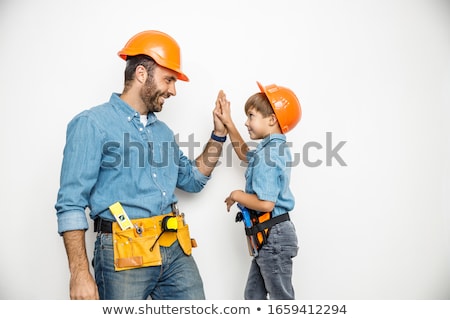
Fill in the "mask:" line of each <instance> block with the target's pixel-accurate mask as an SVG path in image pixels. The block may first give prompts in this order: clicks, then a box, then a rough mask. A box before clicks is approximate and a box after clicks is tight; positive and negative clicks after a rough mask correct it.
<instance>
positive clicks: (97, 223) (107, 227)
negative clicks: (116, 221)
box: [94, 218, 113, 233]
mask: <svg viewBox="0 0 450 320" xmlns="http://www.w3.org/2000/svg"><path fill="white" fill-rule="evenodd" d="M112 224H113V221H109V220H103V219H102V218H97V219H95V220H94V232H103V233H112Z"/></svg>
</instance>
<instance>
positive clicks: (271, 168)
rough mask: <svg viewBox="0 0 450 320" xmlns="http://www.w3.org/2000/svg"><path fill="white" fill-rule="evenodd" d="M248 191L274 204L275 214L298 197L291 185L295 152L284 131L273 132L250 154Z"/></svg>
mask: <svg viewBox="0 0 450 320" xmlns="http://www.w3.org/2000/svg"><path fill="white" fill-rule="evenodd" d="M247 159H248V167H247V170H246V172H245V179H246V185H245V192H247V193H253V194H256V195H257V196H258V199H260V200H266V201H271V202H274V203H275V207H274V209H273V211H272V216H273V217H276V216H278V215H281V214H283V213H285V212H289V211H291V210H292V209H293V208H294V205H295V198H294V195H293V194H292V192H291V189H290V187H289V183H290V175H291V165H292V155H291V151H290V149H289V146H288V145H287V143H286V136H285V135H284V134H272V135H269V136H267V137H266V138H264V139H263V140H261V142H260V143H259V144H258V146H257V147H256V149H254V150H251V151H249V152H248V153H247Z"/></svg>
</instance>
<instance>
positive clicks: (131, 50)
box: [118, 30, 189, 81]
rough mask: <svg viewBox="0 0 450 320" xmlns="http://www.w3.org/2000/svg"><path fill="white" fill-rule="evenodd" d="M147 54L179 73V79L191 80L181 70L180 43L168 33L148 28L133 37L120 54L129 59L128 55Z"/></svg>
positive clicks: (163, 65) (161, 64)
mask: <svg viewBox="0 0 450 320" xmlns="http://www.w3.org/2000/svg"><path fill="white" fill-rule="evenodd" d="M139 54H145V55H147V56H149V57H151V58H153V60H155V61H156V63H157V64H159V65H160V66H162V67H165V68H167V69H170V70H173V71H175V72H176V73H178V79H180V80H183V81H189V78H188V77H187V76H186V75H185V74H184V73H183V72H182V71H181V53H180V47H179V46H178V43H177V42H176V41H175V39H173V38H172V37H171V36H169V35H168V34H166V33H164V32H161V31H156V30H147V31H142V32H139V33H138V34H136V35H134V36H133V37H131V39H130V40H128V42H127V43H126V44H125V47H124V48H123V49H122V50H120V51H119V52H118V55H119V56H120V57H121V58H122V59H124V60H127V57H128V56H136V55H139Z"/></svg>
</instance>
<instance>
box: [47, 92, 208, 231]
mask: <svg viewBox="0 0 450 320" xmlns="http://www.w3.org/2000/svg"><path fill="white" fill-rule="evenodd" d="M208 180H209V177H207V176H204V175H203V174H202V173H200V171H199V170H198V168H197V167H196V166H195V162H194V161H193V160H189V159H188V158H187V157H186V156H184V155H183V152H182V151H181V150H180V149H179V146H178V144H177V143H176V141H175V137H174V134H173V132H172V130H170V129H169V127H168V126H167V125H166V124H165V123H163V122H162V121H160V120H158V119H157V117H156V115H155V114H153V113H149V115H148V122H147V124H146V125H145V126H144V125H143V124H142V123H141V121H140V115H139V113H138V112H136V110H134V109H133V108H131V107H130V106H129V105H128V104H127V103H125V102H124V101H123V100H122V99H120V95H119V94H117V93H113V94H112V95H111V98H110V100H109V102H107V103H104V104H102V105H100V106H97V107H94V108H91V109H89V110H85V111H83V112H81V113H80V114H78V115H77V116H75V117H74V118H73V119H72V121H71V122H70V123H69V124H68V126H67V133H66V145H65V148H64V157H63V162H62V168H61V177H60V189H59V192H58V197H57V202H56V204H55V209H56V214H57V218H58V232H59V233H60V234H62V233H63V232H65V231H69V230H86V229H88V221H87V217H86V211H85V210H86V209H89V211H90V212H89V214H90V216H91V218H92V219H95V218H97V217H101V218H102V219H106V220H111V221H113V220H114V217H113V216H112V214H111V213H110V211H109V206H110V205H112V204H113V203H115V202H116V201H119V202H120V203H121V204H122V206H123V207H124V209H125V211H126V213H127V214H128V216H129V218H130V219H136V218H145V217H150V216H155V215H160V214H164V213H168V212H170V211H171V204H172V203H174V202H177V198H176V196H175V194H174V191H175V188H180V189H181V190H184V191H187V192H199V191H200V190H202V189H203V187H204V186H205V184H206V183H207V181H208Z"/></svg>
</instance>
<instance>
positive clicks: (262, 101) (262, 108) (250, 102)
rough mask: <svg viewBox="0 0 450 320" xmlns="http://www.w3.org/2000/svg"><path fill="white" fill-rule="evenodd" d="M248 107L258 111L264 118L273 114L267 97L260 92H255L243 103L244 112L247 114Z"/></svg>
mask: <svg viewBox="0 0 450 320" xmlns="http://www.w3.org/2000/svg"><path fill="white" fill-rule="evenodd" d="M250 109H254V110H256V111H258V112H259V113H261V114H262V116H263V117H264V118H267V117H269V116H271V115H272V114H274V112H273V109H272V106H271V105H270V101H269V99H268V98H267V96H266V95H265V94H264V93H262V92H258V93H255V94H254V95H252V96H250V97H249V98H248V99H247V102H246V103H245V114H248V112H249V110H250Z"/></svg>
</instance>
